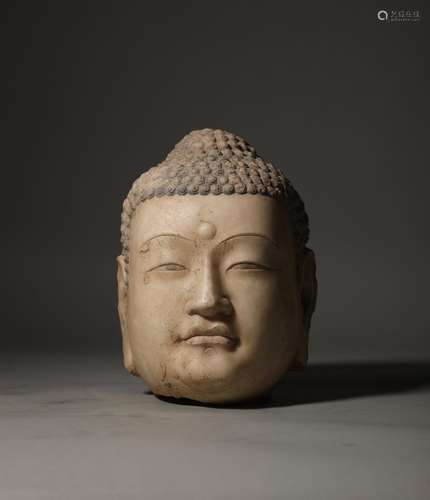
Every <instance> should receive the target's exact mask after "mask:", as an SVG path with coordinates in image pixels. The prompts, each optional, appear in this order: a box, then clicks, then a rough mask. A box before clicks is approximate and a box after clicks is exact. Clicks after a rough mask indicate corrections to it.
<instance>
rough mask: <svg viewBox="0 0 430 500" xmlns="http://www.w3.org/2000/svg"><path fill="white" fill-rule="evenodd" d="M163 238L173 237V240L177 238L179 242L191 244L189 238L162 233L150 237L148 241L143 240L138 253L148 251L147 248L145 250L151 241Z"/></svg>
mask: <svg viewBox="0 0 430 500" xmlns="http://www.w3.org/2000/svg"><path fill="white" fill-rule="evenodd" d="M164 236H170V237H173V238H178V239H181V240H186V241H191V242H193V240H192V239H190V238H186V237H185V236H182V235H180V234H174V233H162V234H156V235H155V236H152V238H149V239H148V240H145V241H144V242H143V243H142V244H141V245H140V247H139V252H144V251H146V250H149V248H146V249H145V247H147V246H148V244H149V243H150V242H151V241H152V240H155V239H157V238H162V237H164Z"/></svg>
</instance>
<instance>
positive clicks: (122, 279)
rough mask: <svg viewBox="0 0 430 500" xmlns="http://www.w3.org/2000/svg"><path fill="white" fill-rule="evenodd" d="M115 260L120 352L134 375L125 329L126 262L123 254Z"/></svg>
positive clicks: (131, 355)
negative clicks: (116, 265) (116, 266)
mask: <svg viewBox="0 0 430 500" xmlns="http://www.w3.org/2000/svg"><path fill="white" fill-rule="evenodd" d="M116 261H117V263H118V270H117V275H116V276H117V282H118V315H119V322H120V325H121V333H122V352H123V357H124V366H125V367H126V368H127V370H128V371H129V372H130V373H132V374H133V375H136V374H137V372H136V369H135V366H134V360H133V352H132V350H131V345H130V339H129V336H128V329H127V313H128V311H127V309H128V298H127V269H126V263H125V259H124V256H123V255H120V256H119V257H117V259H116Z"/></svg>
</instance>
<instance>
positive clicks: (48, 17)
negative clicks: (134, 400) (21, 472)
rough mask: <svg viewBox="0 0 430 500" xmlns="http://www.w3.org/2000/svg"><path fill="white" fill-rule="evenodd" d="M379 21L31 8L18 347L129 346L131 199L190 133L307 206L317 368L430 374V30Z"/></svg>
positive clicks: (9, 309) (15, 310)
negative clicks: (314, 264)
mask: <svg viewBox="0 0 430 500" xmlns="http://www.w3.org/2000/svg"><path fill="white" fill-rule="evenodd" d="M323 4H324V5H323ZM382 7H384V6H382ZM395 7H396V6H393V5H390V8H395ZM398 7H405V5H399V6H398ZM407 7H414V8H422V6H420V5H417V4H416V3H414V5H413V6H412V5H409V4H408V5H407ZM378 8H381V6H380V5H376V4H375V6H373V7H363V6H359V3H358V2H356V3H355V6H351V5H349V6H345V5H344V4H343V3H341V2H338V3H331V4H328V3H326V2H324V3H322V2H321V3H320V4H317V3H316V2H315V4H314V5H312V6H311V5H309V4H308V3H306V5H303V6H301V7H298V6H297V5H291V4H290V3H288V2H281V1H269V2H264V3H263V2H234V4H233V2H191V1H184V2H168V3H167V2H157V3H152V2H151V3H149V2H148V3H146V2H131V1H125V2H112V3H111V2H44V1H42V2H16V3H11V4H10V6H9V9H8V11H7V13H6V14H7V15H6V16H5V17H4V22H5V25H4V28H3V33H7V43H6V47H7V54H6V57H5V58H4V59H3V61H2V66H3V68H2V69H3V81H4V83H5V84H6V89H5V91H4V92H3V95H4V97H5V99H6V102H7V111H8V113H7V123H6V132H5V133H4V138H5V139H6V144H5V146H4V148H3V159H2V179H3V182H2V202H3V204H4V206H3V209H2V211H1V213H2V216H3V218H4V219H3V221H2V234H3V238H2V245H1V250H2V264H3V272H2V276H3V286H2V289H3V294H4V298H3V300H2V303H3V306H4V317H3V320H2V326H3V332H2V350H4V351H5V352H6V351H15V352H24V351H35V350H36V351H51V350H55V351H60V350H61V351H77V350H80V351H81V350H84V351H91V352H93V351H118V350H119V349H120V339H119V327H118V321H117V318H116V291H115V256H116V255H117V254H118V252H119V251H120V247H119V224H120V211H121V204H122V200H123V198H124V197H125V195H126V194H127V192H128V189H129V188H130V186H131V183H132V181H133V180H134V179H135V178H136V177H137V176H138V175H139V174H140V173H141V172H142V171H143V170H145V169H147V168H148V167H150V166H152V165H154V164H156V163H158V162H159V161H160V160H162V159H163V158H164V157H165V155H166V153H167V152H168V151H169V150H170V149H171V148H172V147H173V145H174V144H175V143H176V142H177V141H178V140H179V139H180V138H181V137H182V136H183V135H184V134H185V133H187V132H189V131H190V130H192V129H196V128H203V127H211V128H212V127H213V128H215V127H219V128H224V129H226V130H229V131H232V132H235V133H237V134H239V135H242V136H244V137H245V138H246V139H247V140H248V141H249V142H250V143H252V144H253V145H255V146H256V147H257V150H258V151H259V153H260V154H261V155H262V156H263V157H265V158H267V159H268V160H270V161H272V162H273V163H274V164H275V165H277V166H279V167H280V168H282V169H283V170H284V172H285V173H286V174H287V176H289V177H290V179H291V180H292V181H293V183H294V184H295V186H296V187H297V189H298V190H299V191H300V193H301V194H302V196H303V198H304V200H305V203H306V205H307V209H308V213H309V216H310V220H311V242H310V243H311V245H310V246H311V247H312V248H313V249H314V250H315V252H316V255H317V259H318V278H319V283H320V290H319V291H320V295H319V303H318V308H317V312H316V314H315V317H314V323H313V328H312V332H311V333H312V337H311V359H312V360H314V361H315V360H316V361H320V360H337V361H342V360H355V359H359V360H372V359H379V360H381V359H382V360H389V359H399V358H401V359H418V358H421V359H424V358H428V357H429V355H430V339H429V314H428V284H429V278H430V276H429V266H428V255H429V246H430V245H429V231H428V214H429V196H428V190H429V177H430V176H429V172H428V170H427V168H426V165H425V162H424V153H425V152H424V149H425V146H427V142H428V80H427V79H426V76H425V62H426V59H428V52H426V47H428V42H429V40H428V38H429V33H428V27H427V26H426V20H425V17H424V16H423V17H424V19H423V20H422V21H421V22H418V23H391V24H387V23H386V24H384V23H381V22H378V21H377V19H376V11H377V9H378ZM421 12H423V11H421ZM426 84H427V86H426Z"/></svg>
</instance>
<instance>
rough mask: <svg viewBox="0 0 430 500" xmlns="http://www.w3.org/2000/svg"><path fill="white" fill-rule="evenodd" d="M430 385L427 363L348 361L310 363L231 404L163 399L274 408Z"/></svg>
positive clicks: (163, 399) (239, 406) (405, 390)
mask: <svg viewBox="0 0 430 500" xmlns="http://www.w3.org/2000/svg"><path fill="white" fill-rule="evenodd" d="M429 387H430V362H429V363H350V364H321V365H312V366H309V367H308V368H306V369H305V370H304V371H294V372H293V371H292V372H288V374H287V375H286V376H285V377H284V378H283V380H282V381H281V382H279V383H278V385H277V386H276V387H275V388H274V389H273V390H272V392H271V393H270V394H268V395H266V396H264V397H261V398H258V399H254V400H252V401H246V402H242V403H237V404H230V405H208V404H202V403H198V402H196V401H191V400H187V399H175V398H167V397H159V399H161V400H162V401H166V402H170V403H175V404H182V405H194V406H214V407H215V406H216V407H218V408H235V409H247V408H254V409H257V408H275V407H283V406H294V405H305V404H311V403H322V402H328V401H336V400H342V399H350V398H358V397H364V396H376V395H383V394H396V393H401V392H409V391H414V390H419V389H425V388H429Z"/></svg>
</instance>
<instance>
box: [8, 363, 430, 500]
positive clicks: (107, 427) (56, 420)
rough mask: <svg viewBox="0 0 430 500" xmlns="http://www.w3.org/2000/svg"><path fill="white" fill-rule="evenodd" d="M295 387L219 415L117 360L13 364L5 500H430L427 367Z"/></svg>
mask: <svg viewBox="0 0 430 500" xmlns="http://www.w3.org/2000/svg"><path fill="white" fill-rule="evenodd" d="M289 380H290V381H289V382H286V383H284V385H283V386H281V387H279V388H278V389H277V391H276V392H275V394H274V397H273V398H272V399H271V400H268V401H265V402H260V403H259V404H256V405H253V406H252V407H237V408H211V407H204V406H191V405H184V404H171V403H168V402H166V401H162V400H160V399H157V398H156V397H154V396H152V395H148V394H144V386H143V384H142V381H141V380H139V379H133V378H132V377H130V376H129V375H128V374H127V373H126V372H125V370H124V369H123V368H122V367H121V361H120V359H119V358H114V357H106V356H105V357H102V356H99V357H95V356H83V355H82V356H80V355H68V356H65V355H61V354H52V355H48V354H46V355H43V356H42V355H38V354H33V355H19V356H18V355H14V356H6V355H3V356H2V360H1V378H0V499H1V500H63V499H67V500H69V499H70V500H81V499H88V500H89V499H91V500H99V499H100V500H137V499H139V500H141V499H156V500H158V499H160V500H168V499H178V500H180V499H187V500H189V499H195V500H205V499H208V500H215V499H229V500H230V499H247V500H252V499H255V500H260V499H279V500H281V499H282V500H284V499H286V498H288V499H291V500H295V499H303V500H309V499H324V500H325V499H327V500H336V499H339V500H348V499H371V498H375V499H376V498H377V499H378V500H381V499H387V500H396V499H399V500H405V499H414V500H419V499H424V498H428V496H427V495H428V492H429V491H430V479H429V477H430V475H429V465H430V418H429V416H430V411H429V410H430V391H429V384H430V364H424V363H420V364H415V365H412V364H407V365H406V364H384V365H383V364H379V365H366V366H362V367H360V366H354V365H339V366H335V365H327V366H323V365H319V366H316V367H315V366H314V367H312V366H311V367H310V369H309V371H308V372H307V373H303V374H302V373H296V374H293V376H291V377H290V379H289ZM286 384H289V386H290V389H289V391H287V390H286V387H287V385H286ZM288 394H290V396H288Z"/></svg>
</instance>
